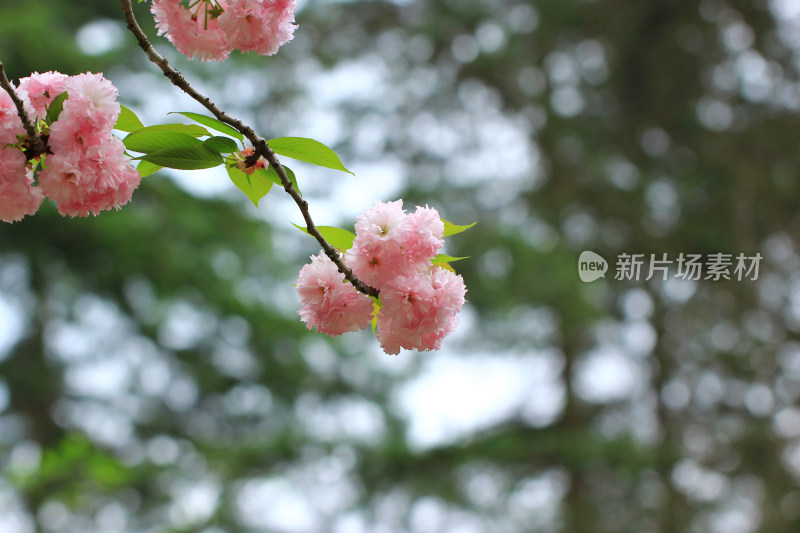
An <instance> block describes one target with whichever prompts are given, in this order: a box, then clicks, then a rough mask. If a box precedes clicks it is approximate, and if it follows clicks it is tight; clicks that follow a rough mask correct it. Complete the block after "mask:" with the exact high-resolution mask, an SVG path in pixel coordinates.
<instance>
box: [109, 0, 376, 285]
mask: <svg viewBox="0 0 800 533" xmlns="http://www.w3.org/2000/svg"><path fill="white" fill-rule="evenodd" d="M120 4H121V5H122V11H123V13H124V14H125V20H126V21H127V23H128V29H129V30H130V31H131V33H133V35H134V36H135V37H136V41H137V42H138V43H139V47H141V49H142V50H144V53H145V54H146V55H147V58H148V59H149V60H150V61H151V62H153V63H155V64H156V65H157V66H158V68H160V69H161V72H163V73H164V76H166V77H167V78H169V81H171V82H172V84H173V85H175V86H176V87H178V88H179V89H180V90H182V91H183V92H185V93H186V94H188V95H189V96H191V97H192V98H193V99H194V100H196V101H197V102H199V103H200V104H201V105H202V106H203V107H205V108H206V109H208V110H209V111H210V112H211V114H213V115H214V116H215V117H216V118H217V119H218V120H221V121H222V122H225V123H226V124H228V125H230V126H232V127H234V128H236V129H237V130H238V131H239V132H241V133H242V135H244V136H245V137H247V140H249V141H250V143H251V144H252V145H253V150H254V155H256V156H260V157H263V158H264V159H266V160H267V161H268V162H269V164H270V165H271V166H272V168H274V169H275V172H276V173H277V174H278V177H279V178H280V180H281V183H282V184H283V188H284V190H285V191H286V192H287V193H288V194H289V196H291V197H292V199H293V200H294V201H295V203H296V204H297V207H299V208H300V212H301V213H302V214H303V219H304V220H305V222H306V229H307V230H308V233H309V234H310V235H311V236H312V237H314V238H315V239H317V242H319V244H320V246H322V250H323V251H324V252H325V255H327V256H328V257H329V258H330V260H331V261H333V263H334V264H335V265H336V268H338V269H339V272H341V273H342V274H344V277H345V278H346V279H347V280H348V281H349V282H350V283H352V284H353V287H355V288H356V290H358V291H359V292H362V293H364V294H366V295H368V296H378V294H379V292H378V290H377V289H376V288H374V287H370V286H369V285H367V284H366V283H364V282H363V281H361V280H360V279H358V278H357V277H356V276H355V274H353V271H352V270H350V269H349V268H348V267H347V265H345V264H344V262H343V261H342V258H341V257H340V256H339V254H338V253H337V252H336V250H335V249H334V248H333V246H331V245H330V243H328V241H326V240H325V237H323V236H322V234H321V233H320V232H319V230H318V229H317V226H316V224H314V221H313V220H312V219H311V214H310V213H309V210H308V202H306V201H305V200H303V197H302V196H300V193H298V192H297V189H295V188H294V186H293V185H292V182H291V180H290V179H289V177H288V176H287V175H286V171H285V170H284V169H283V166H282V165H281V163H280V161H278V158H277V156H276V155H275V152H273V151H272V149H271V148H270V147H269V145H268V144H267V141H266V140H265V139H264V138H263V137H261V136H260V135H258V134H257V133H256V132H255V131H254V130H253V128H251V127H250V126H248V125H246V124H245V123H243V122H242V121H241V120H238V119H235V118H233V117H231V116H230V115H228V114H227V113H225V112H224V111H222V110H221V109H219V108H218V107H217V106H216V105H215V104H214V102H212V101H211V99H210V98H208V97H207V96H203V95H202V94H200V93H199V92H197V90H195V88H194V87H192V86H191V85H190V84H189V82H188V81H186V78H184V77H183V75H182V74H181V73H180V72H178V71H177V70H175V69H174V68H173V67H172V66H171V65H170V64H169V62H168V61H167V59H166V58H165V57H164V56H162V55H161V54H159V53H158V52H157V51H156V49H155V48H153V45H152V44H151V43H150V40H149V39H148V38H147V36H146V35H145V34H144V32H143V31H142V28H141V27H140V26H139V23H138V22H137V21H136V17H135V16H134V14H133V7H132V6H131V2H130V0H120ZM256 160H257V159H256Z"/></svg>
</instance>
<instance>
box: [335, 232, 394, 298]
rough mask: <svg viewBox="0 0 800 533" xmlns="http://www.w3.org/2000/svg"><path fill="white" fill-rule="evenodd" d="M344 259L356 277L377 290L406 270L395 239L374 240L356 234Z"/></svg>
mask: <svg viewBox="0 0 800 533" xmlns="http://www.w3.org/2000/svg"><path fill="white" fill-rule="evenodd" d="M344 261H345V264H346V265H347V266H348V267H349V268H350V269H352V270H353V273H354V274H355V275H356V277H357V278H358V279H360V280H361V281H363V282H364V283H366V284H367V285H371V286H373V287H375V288H376V289H378V290H380V289H381V288H382V287H383V286H384V285H385V284H386V283H388V282H389V281H391V280H393V279H394V278H396V277H397V276H400V275H402V274H404V273H406V271H407V268H406V261H405V259H404V257H403V248H402V247H401V246H400V243H399V242H397V241H395V240H385V241H376V240H370V239H369V238H361V237H358V236H357V237H356V239H355V240H354V241H353V247H352V248H351V249H350V250H348V252H347V254H346V255H345V260H344Z"/></svg>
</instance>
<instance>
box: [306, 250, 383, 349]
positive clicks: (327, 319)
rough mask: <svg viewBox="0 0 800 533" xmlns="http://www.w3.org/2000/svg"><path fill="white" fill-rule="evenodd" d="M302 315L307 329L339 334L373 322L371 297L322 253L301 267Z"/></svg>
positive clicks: (362, 327) (358, 328)
mask: <svg viewBox="0 0 800 533" xmlns="http://www.w3.org/2000/svg"><path fill="white" fill-rule="evenodd" d="M297 293H298V294H299V295H300V304H301V307H300V311H299V315H300V318H301V319H302V320H303V322H305V323H306V326H307V327H308V329H311V328H313V327H316V328H317V331H319V332H320V333H324V334H326V335H331V336H336V335H341V334H342V333H345V332H348V331H358V330H360V329H364V328H366V327H367V326H368V325H369V324H370V322H371V321H372V312H373V303H372V300H371V299H370V298H369V297H368V296H365V295H363V294H361V293H359V292H358V291H356V290H355V289H354V288H353V286H352V285H351V284H350V283H346V282H345V278H344V274H342V273H341V272H339V271H338V270H337V269H336V265H334V264H333V262H332V261H331V260H330V259H329V258H328V257H327V256H325V254H324V253H322V252H320V253H319V255H315V256H312V257H311V263H309V264H306V265H305V266H303V268H302V269H301V270H300V275H299V277H298V279H297Z"/></svg>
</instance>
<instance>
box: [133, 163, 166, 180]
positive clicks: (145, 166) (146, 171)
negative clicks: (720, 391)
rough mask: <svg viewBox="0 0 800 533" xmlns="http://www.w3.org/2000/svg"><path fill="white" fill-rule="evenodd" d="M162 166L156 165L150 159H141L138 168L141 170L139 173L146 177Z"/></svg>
mask: <svg viewBox="0 0 800 533" xmlns="http://www.w3.org/2000/svg"><path fill="white" fill-rule="evenodd" d="M162 168H163V167H162V166H161V165H156V164H154V163H151V162H150V161H139V166H138V167H136V170H138V171H139V174H141V175H142V177H143V178H146V177H147V176H149V175H151V174H155V173H156V172H158V171H159V170H161V169H162Z"/></svg>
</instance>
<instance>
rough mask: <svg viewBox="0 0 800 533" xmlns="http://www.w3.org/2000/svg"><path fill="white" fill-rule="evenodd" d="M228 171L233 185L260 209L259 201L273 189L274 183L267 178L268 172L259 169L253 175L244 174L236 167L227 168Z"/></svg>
mask: <svg viewBox="0 0 800 533" xmlns="http://www.w3.org/2000/svg"><path fill="white" fill-rule="evenodd" d="M226 170H227V171H228V177H230V178H231V181H232V182H233V184H234V185H236V187H238V188H239V190H240V191H242V192H243V193H244V194H245V195H246V196H247V197H248V198H250V201H251V202H253V205H254V206H256V207H258V201H259V200H261V199H262V198H263V197H264V196H266V195H267V193H268V192H269V191H270V189H272V182H271V181H270V180H269V178H267V172H266V171H265V170H264V169H261V168H260V169H257V170H256V171H255V172H253V173H252V174H247V173H245V172H242V171H241V170H239V169H238V168H236V167H229V166H226Z"/></svg>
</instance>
